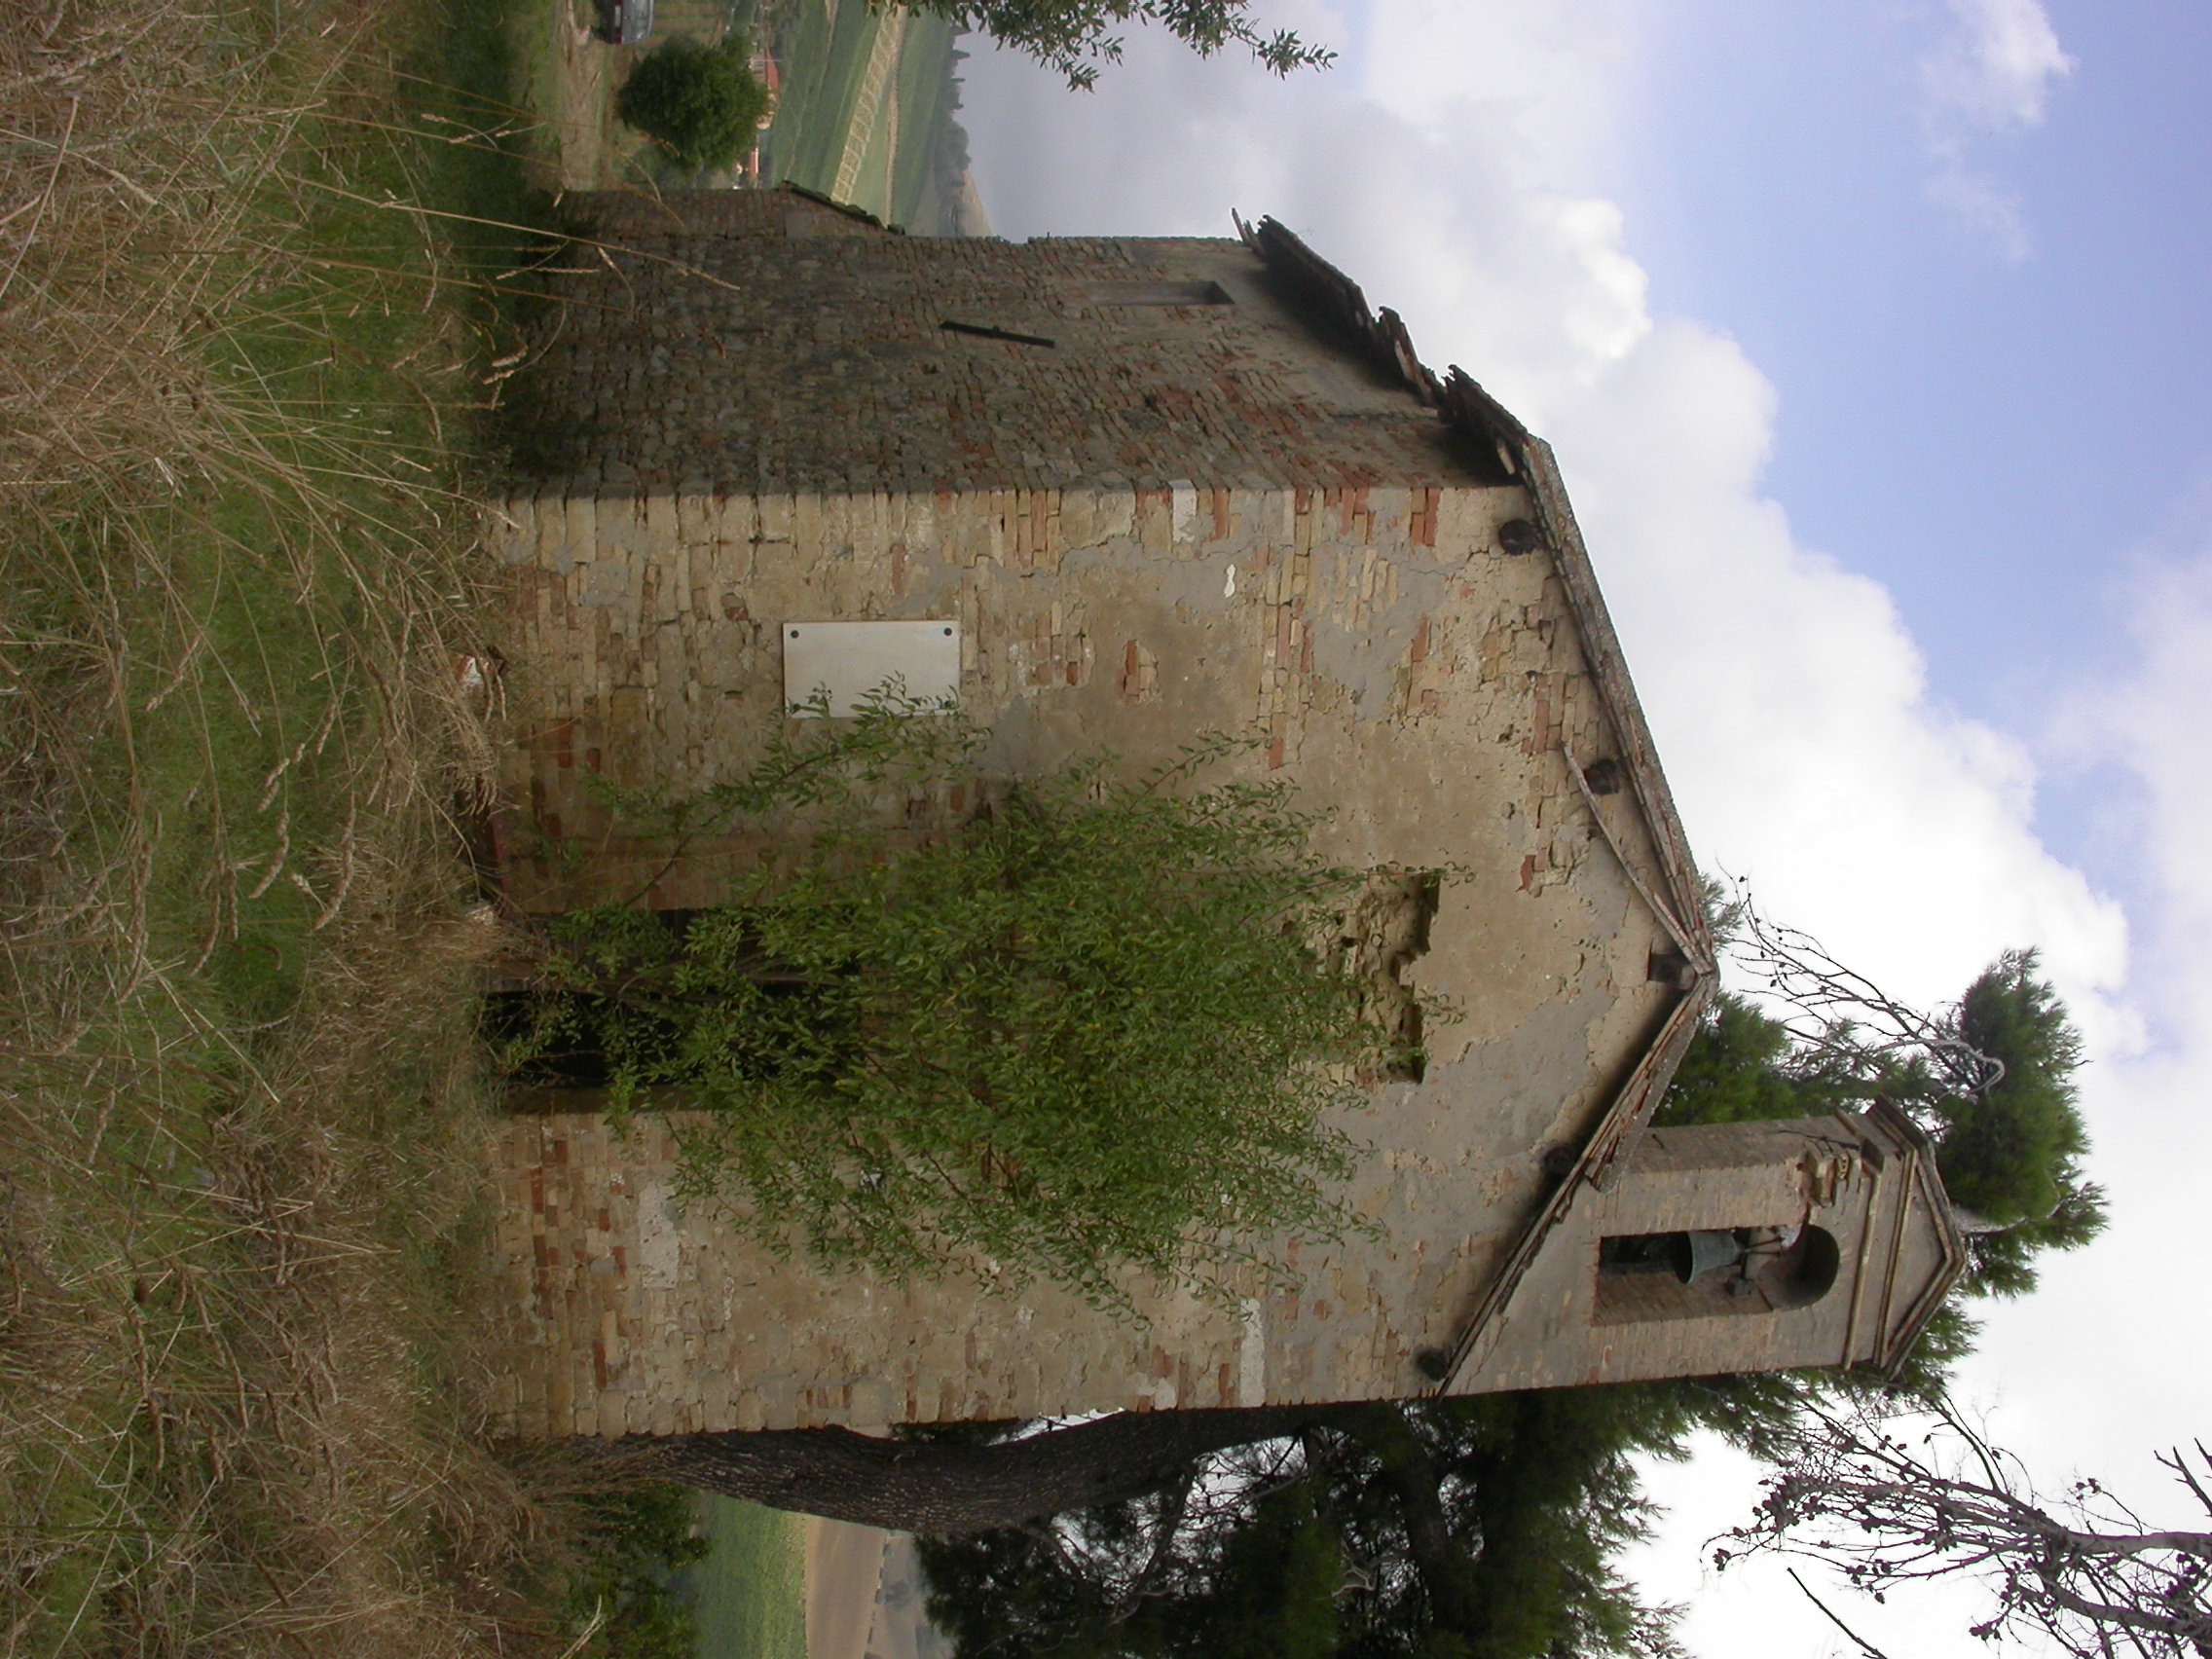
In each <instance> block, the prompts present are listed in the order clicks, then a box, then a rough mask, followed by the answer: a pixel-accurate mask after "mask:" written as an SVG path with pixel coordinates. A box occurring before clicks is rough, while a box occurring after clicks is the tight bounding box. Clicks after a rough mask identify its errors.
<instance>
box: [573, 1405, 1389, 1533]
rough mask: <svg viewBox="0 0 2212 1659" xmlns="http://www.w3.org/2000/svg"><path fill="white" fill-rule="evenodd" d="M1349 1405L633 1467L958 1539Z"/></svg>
mask: <svg viewBox="0 0 2212 1659" xmlns="http://www.w3.org/2000/svg"><path fill="white" fill-rule="evenodd" d="M1347 1409H1348V1410H1357V1409H1358V1408H1356V1407H1353V1408H1346V1407H1343V1406H1336V1405H1313V1406H1258V1407H1251V1408H1247V1409H1244V1410H1240V1411H1205V1412H1195V1411H1187V1412H1123V1413H1119V1414H1117V1415H1115V1416H1113V1417H1106V1418H1098V1419H1093V1420H1091V1421H1089V1422H1085V1423H1079V1424H1077V1425H1075V1426H1074V1427H1072V1428H1056V1429H1049V1430H1047V1431H1045V1432H1044V1433H1041V1434H1032V1435H1028V1436H1025V1437H1024V1438H1022V1439H1019V1440H1001V1441H997V1442H994V1443H991V1444H989V1445H977V1444H975V1443H973V1442H966V1441H957V1440H888V1439H881V1438H878V1437H876V1436H874V1435H867V1434H855V1433H853V1432H852V1431H851V1430H850V1429H843V1428H802V1429H787V1430H781V1431H770V1432H765V1433H759V1434H681V1435H668V1436H662V1437H657V1438H645V1437H643V1436H640V1437H634V1438H632V1439H629V1440H625V1441H621V1442H618V1443H617V1445H616V1446H615V1447H614V1448H613V1450H614V1452H615V1455H616V1456H622V1457H624V1459H625V1460H626V1461H627V1462H629V1463H631V1465H632V1466H633V1467H636V1468H638V1469H639V1470H641V1471H642V1472H644V1473H646V1474H652V1475H658V1476H660V1477H661V1478H663V1479H666V1480H672V1481H680V1482H682V1484H683V1485H685V1486H692V1487H699V1488H702V1489H704V1490H705V1491H708V1492H716V1493H722V1494H723V1495H725V1496H728V1497H743V1498H750V1499H752V1500H753V1501H754V1502H756V1503H765V1504H768V1505H769V1506H771V1507H772V1508H776V1509H796V1510H801V1511H804V1512H805V1513H807V1514H809V1515H824V1516H828V1517H829V1518H830V1519H831V1520H833V1521H856V1522H859V1523H860V1524H862V1525H863V1526H867V1527H886V1528H890V1529H893V1530H898V1531H904V1532H918V1533H921V1534H922V1535H924V1536H926V1537H937V1538H951V1537H960V1536H964V1535H965V1534H968V1533H971V1532H986V1531H990V1530H993V1529H995V1528H1000V1527H1017V1526H1019V1525H1021V1524H1022V1523H1023V1522H1025V1521H1034V1520H1039V1519H1042V1518H1043V1517H1045V1516H1049V1515H1058V1514H1061V1513H1063V1512H1064V1511H1067V1510H1070V1509H1087V1508H1090V1507H1092V1506H1094V1505H1097V1504H1103V1503H1116V1502H1120V1501H1122V1500H1124V1499H1125V1498H1131V1497H1137V1496H1141V1495H1142V1494H1143V1493H1148V1492H1155V1491H1158V1490H1159V1489H1160V1488H1161V1487H1162V1486H1164V1485H1166V1484H1167V1483H1168V1482H1169V1481H1171V1480H1173V1479H1174V1478H1175V1477H1176V1475H1177V1474H1178V1473H1180V1472H1181V1471H1182V1470H1183V1469H1184V1468H1186V1467H1187V1466H1188V1465H1189V1464H1190V1463H1191V1462H1192V1461H1193V1460H1195V1459H1196V1458H1198V1457H1202V1456H1205V1455H1206V1454H1207V1453H1209V1452H1219V1451H1223V1450H1225V1449H1226V1448H1228V1447H1231V1446H1243V1445H1246V1444H1249V1443H1250V1442H1252V1441H1255V1440H1273V1439H1276V1438H1279V1437H1280V1436H1283V1435H1288V1434H1296V1433H1297V1432H1298V1431H1299V1430H1301V1429H1303V1428H1308V1427H1311V1426H1314V1425H1317V1424H1321V1423H1326V1422H1330V1421H1333V1420H1337V1419H1341V1418H1342V1417H1343V1416H1344V1415H1345V1414H1346V1411H1347Z"/></svg>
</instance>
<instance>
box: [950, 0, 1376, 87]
mask: <svg viewBox="0 0 2212 1659" xmlns="http://www.w3.org/2000/svg"><path fill="white" fill-rule="evenodd" d="M921 10H923V11H928V12H935V13H936V14H937V15H938V16H940V17H941V18H949V19H950V20H951V21H953V22H955V23H957V24H959V25H960V26H961V27H962V28H970V29H977V30H980V31H981V32H982V33H984V34H987V35H990V36H991V37H992V38H994V39H995V40H997V41H998V42H999V43H1000V44H1001V45H1004V46H1008V47H1012V48H1013V49H1014V51H1016V52H1026V53H1027V54H1029V55H1030V56H1032V57H1035V58H1036V59H1038V60H1039V61H1040V62H1042V63H1044V64H1046V65H1047V66H1048V67H1050V68H1051V69H1054V70H1056V71H1058V72H1059V73H1060V74H1062V75H1065V76H1066V77H1067V78H1068V85H1069V86H1071V87H1076V88H1088V87H1090V86H1092V85H1093V84H1095V83H1096V81H1097V79H1098V71H1099V67H1100V66H1101V65H1102V64H1106V63H1114V62H1119V61H1120V60H1121V56H1122V39H1121V37H1120V36H1119V35H1118V34H1116V33H1115V32H1114V31H1115V30H1116V29H1117V28H1119V27H1121V26H1122V25H1124V24H1126V23H1129V22H1139V23H1157V24H1159V25H1160V26H1161V27H1162V28H1164V29H1166V30H1167V31H1168V32H1169V33H1170V34H1172V35H1174V37H1175V38H1176V39H1177V40H1180V41H1181V42H1183V43H1184V44H1185V45H1186V46H1189V47H1191V48H1192V49H1193V50H1194V51H1196V52H1197V53H1198V55H1200V56H1211V55H1213V54H1214V53H1216V52H1219V51H1221V50H1222V49H1223V48H1224V47H1227V46H1240V47H1244V48H1247V49H1248V50H1249V51H1250V52H1251V54H1252V55H1253V56H1254V57H1256V58H1258V59H1259V60H1260V61H1261V62H1262V63H1264V64H1266V65H1267V66H1268V67H1269V68H1270V69H1272V70H1273V71H1274V72H1275V73H1276V74H1278V75H1287V74H1289V73H1290V72H1291V71H1292V70H1294V69H1303V68H1325V67H1326V66H1327V65H1328V64H1330V63H1331V62H1333V61H1334V60H1335V58H1336V54H1335V53H1333V52H1331V51H1330V50H1329V49H1328V48H1326V47H1322V46H1314V45H1310V44H1309V43H1308V42H1306V41H1303V40H1301V39H1299V37H1298V35H1297V34H1296V33H1295V32H1293V31H1291V30H1289V29H1279V30H1276V31H1275V32H1274V33H1272V34H1269V33H1265V32H1263V31H1262V30H1261V29H1259V28H1258V27H1256V26H1255V25H1254V24H1253V22H1252V20H1251V18H1250V15H1249V14H1250V10H1251V3H1250V0H922V3H921Z"/></svg>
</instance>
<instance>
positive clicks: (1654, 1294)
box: [1593, 1223, 1843, 1325]
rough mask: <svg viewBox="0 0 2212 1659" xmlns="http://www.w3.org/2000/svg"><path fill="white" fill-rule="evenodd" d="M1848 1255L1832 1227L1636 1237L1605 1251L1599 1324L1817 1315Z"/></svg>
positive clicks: (1608, 1244)
mask: <svg viewBox="0 0 2212 1659" xmlns="http://www.w3.org/2000/svg"><path fill="white" fill-rule="evenodd" d="M1842 1264H1843V1251H1842V1249H1841V1247H1840V1246H1839V1245H1838V1244H1837V1242H1836V1238H1835V1235H1834V1234H1832V1233H1830V1232H1829V1231H1828V1230H1827V1229H1826V1228H1825V1227H1816V1226H1814V1225H1812V1224H1811V1223H1802V1224H1800V1225H1798V1226H1795V1227H1736V1228H1727V1229H1685V1230H1680V1231H1676V1232H1670V1233H1635V1234H1622V1235H1614V1236H1611V1237H1607V1238H1604V1239H1601V1240H1600V1241H1599V1245H1598V1272H1597V1277H1598V1282H1597V1296H1596V1302H1595V1307H1594V1309H1593V1318H1594V1322H1595V1323H1597V1324H1600V1325H1622V1324H1634V1323H1640V1322H1641V1321H1644V1320H1650V1319H1710V1318H1718V1317H1732V1316H1743V1315H1746V1314H1752V1313H1776V1312H1782V1311H1785V1310H1787V1309H1797V1308H1810V1307H1812V1306H1813V1305H1814V1304H1815V1303H1817V1302H1819V1301H1821V1300H1822V1298H1824V1297H1825V1296H1826V1295H1827V1294H1828V1292H1829V1291H1830V1290H1832V1289H1834V1288H1835V1281H1836V1276H1837V1274H1838V1272H1840V1271H1841V1269H1842Z"/></svg>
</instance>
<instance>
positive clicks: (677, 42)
mask: <svg viewBox="0 0 2212 1659" xmlns="http://www.w3.org/2000/svg"><path fill="white" fill-rule="evenodd" d="M751 51H752V49H751V48H750V47H748V46H747V44H746V42H745V40H744V37H742V36H740V35H735V34H728V35H724V36H723V37H722V38H721V40H720V41H719V42H717V43H716V44H715V45H713V46H708V45H705V44H703V43H701V42H699V41H697V40H694V39H692V38H691V37H690V36H688V35H678V36H676V37H675V38H674V39H673V40H669V41H666V42H664V43H663V44H661V45H659V46H656V47H654V48H653V49H652V50H651V51H650V52H648V53H646V54H645V55H644V56H643V57H641V58H639V59H638V62H637V64H636V66H635V67H634V68H632V69H631V71H630V74H629V78H628V79H627V80H625V81H624V82H623V83H622V85H621V87H620V88H619V89H618V90H617V91H616V92H615V94H614V113H615V114H616V115H618V116H620V117H621V118H622V120H623V121H624V122H625V123H627V124H628V125H629V126H631V127H634V128H636V129H638V130H639V131H640V132H643V133H644V134H645V136H646V137H648V138H650V139H651V140H652V141H653V142H654V143H655V144H657V145H659V146H660V148H661V150H662V151H663V152H664V153H665V154H666V155H667V156H668V158H669V160H671V161H672V162H674V163H675V164H676V165H677V166H681V167H683V168H686V169H688V170H690V171H694V172H697V171H711V170H713V169H716V168H719V167H727V166H734V165H735V164H736V163H737V162H739V161H740V160H742V159H743V158H744V156H745V154H746V152H747V151H749V150H751V149H752V148H753V145H754V141H755V138H756V135H757V134H758V132H759V129H760V118H761V117H762V116H763V115H765V114H767V112H768V89H767V88H766V87H764V86H762V85H761V84H760V82H759V81H758V80H757V79H756V77H755V75H754V73H753V70H752V67H751V63H750V58H751Z"/></svg>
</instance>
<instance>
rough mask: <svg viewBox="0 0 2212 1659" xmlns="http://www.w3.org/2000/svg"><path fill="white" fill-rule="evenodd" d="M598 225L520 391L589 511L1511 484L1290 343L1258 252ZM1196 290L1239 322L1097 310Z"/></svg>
mask: <svg viewBox="0 0 2212 1659" xmlns="http://www.w3.org/2000/svg"><path fill="white" fill-rule="evenodd" d="M579 201H580V202H581V203H582V204H583V205H584V207H585V209H586V211H587V213H590V214H592V215H593V216H595V217H596V219H597V221H598V224H599V227H600V228H599V231H598V235H599V237H600V238H601V240H604V241H605V242H606V243H607V244H608V248H609V250H610V251H608V253H607V255H606V262H605V263H601V262H600V261H599V260H598V258H597V256H596V255H579V256H578V257H577V258H576V259H575V260H574V261H573V263H575V264H576V265H578V267H579V268H582V269H589V270H591V272H592V274H591V275H588V276H577V277H574V278H572V279H571V280H570V281H569V282H568V283H567V284H566V286H565V287H564V290H563V297H562V300H561V302H560V305H559V308H558V309H557V310H556V312H555V313H554V315H553V319H552V321H551V322H550V323H549V324H548V327H547V330H546V334H547V343H546V346H545V349H544V350H543V353H542V355H541V356H540V357H539V359H538V360H537V361H536V363H535V366H534V367H533V368H531V369H530V370H529V371H528V372H527V373H526V374H524V375H523V376H522V377H520V378H519V379H518V380H517V381H516V382H515V384H514V387H513V394H514V395H515V396H516V397H517V398H518V400H519V403H520V406H521V407H522V408H524V409H525V410H527V411H529V412H530V413H531V414H532V417H533V422H534V426H533V429H534V431H535V432H537V433H538V434H539V435H540V437H542V438H543V439H544V440H545V441H543V442H541V443H538V444H535V445H534V446H532V447H531V449H530V451H529V457H530V461H531V464H533V465H534V466H535V468H536V469H538V470H539V471H540V472H542V473H544V474H545V475H547V476H558V477H560V478H562V479H563V480H564V481H572V482H574V483H576V484H579V485H582V486H584V487H586V488H590V489H598V490H608V491H622V490H631V489H637V490H648V491H675V490H683V491H686V492H690V491H700V492H706V491H711V490H713V489H716V488H722V489H735V490H743V491H748V492H752V491H837V490H841V489H849V490H853V491H859V492H864V493H865V492H868V491H877V490H913V489H933V490H934V489H946V488H950V489H975V488H977V487H982V486H990V487H994V488H1010V487H1011V488H1017V489H1023V490H1031V489H1039V490H1050V489H1064V488H1068V487H1070V486H1074V485H1077V484H1082V483H1099V484H1108V485H1114V484H1120V485H1129V486H1134V487H1136V488H1140V489H1161V490H1164V489H1169V488H1172V487H1174V486H1176V485H1177V484H1178V483H1181V484H1183V485H1184V487H1186V488H1188V481H1191V480H1201V481H1204V482H1207V483H1211V484H1214V485H1217V486H1230V485H1235V486H1237V487H1241V488H1254V487H1263V486H1267V485H1309V486H1314V485H1317V486H1330V487H1333V486H1339V485H1343V486H1350V487H1352V488H1354V489H1356V487H1358V486H1360V485H1365V484H1407V483H1414V482H1417V481H1418V482H1421V483H1427V484H1440V483H1443V482H1445V481H1447V480H1451V479H1460V480H1463V479H1466V478H1468V477H1470V476H1477V477H1481V476H1490V475H1493V474H1495V473H1496V465H1495V462H1494V461H1492V460H1489V459H1487V458H1486V457H1485V456H1484V455H1483V454H1482V453H1481V452H1480V451H1479V449H1478V448H1477V447H1476V446H1473V445H1470V444H1468V443H1466V442H1465V441H1464V440H1462V439H1459V438H1456V437H1455V436H1454V435H1453V434H1452V433H1451V432H1450V431H1449V430H1448V429H1447V428H1445V427H1444V426H1443V425H1442V424H1440V423H1439V422H1438V421H1437V420H1436V419H1435V418H1434V416H1433V415H1432V414H1430V413H1429V412H1428V411H1426V410H1423V409H1421V408H1420V407H1419V405H1418V404H1417V403H1415V402H1414V401H1413V400H1412V399H1411V398H1408V397H1406V396H1405V395H1404V394H1403V392H1402V390H1399V389H1398V388H1395V387H1390V386H1388V385H1386V384H1385V383H1383V381H1381V380H1380V379H1378V378H1377V377H1376V376H1375V374H1374V373H1373V372H1372V371H1371V370H1368V369H1366V368H1363V367H1361V366H1360V364H1359V363H1358V362H1357V361H1356V360H1355V359H1354V358H1353V357H1352V356H1351V355H1350V354H1348V353H1346V352H1343V351H1338V350H1330V349H1329V348H1328V347H1327V346H1326V345H1325V344H1323V343H1321V342H1318V341H1315V340H1314V339H1313V338H1312V337H1311V335H1310V333H1309V331H1308V330H1306V329H1305V328H1303V327H1298V326H1291V325H1289V318H1288V315H1287V313H1285V312H1284V310H1283V308H1282V306H1281V304H1280V302H1279V301H1278V300H1277V299H1276V298H1275V296H1274V292H1273V289H1272V285H1271V282H1270V279H1269V278H1268V277H1267V276H1266V273H1265V271H1264V268H1263V267H1262V266H1261V263H1260V261H1259V259H1258V258H1257V257H1256V256H1255V255H1254V254H1252V253H1251V252H1250V251H1248V250H1247V249H1246V248H1245V247H1244V246H1243V245H1242V244H1241V243H1238V242H1235V241H1227V240H1200V239H1186V240H1162V239H1155V240H1141V241H1139V240H1098V239H1078V240H1039V241H1031V242H1004V241H997V240H989V239H961V240H939V239H929V238H906V237H901V236H895V235H893V234H891V233H889V232H886V231H881V230H876V229H872V228H870V227H868V226H866V225H864V224H861V223H858V222H856V221H855V220H853V219H851V218H849V217H847V216H845V215H843V214H841V213H838V212H837V211H835V210H834V209H831V208H829V207H825V206H822V205H820V204H818V203H812V202H808V201H805V200H803V199H800V198H797V197H793V196H790V195H787V194H784V193H781V192H770V191H723V192H701V193H697V195H696V197H695V198H693V197H686V198H682V199H681V201H682V205H681V207H676V206H671V205H664V204H662V203H651V202H647V201H644V200H642V199H635V198H623V197H606V198H597V199H591V198H585V199H577V198H571V203H579ZM1176 279H1202V280H1204V281H1208V282H1216V283H1219V284H1220V285H1221V287H1222V290H1223V291H1224V292H1225V293H1228V294H1229V295H1231V296H1232V300H1233V303H1231V304H1227V305H1204V306H1124V305H1100V304H1097V303H1095V302H1093V301H1091V300H1090V298H1089V295H1090V294H1091V293H1092V292H1094V291H1095V286H1096V284H1098V283H1099V282H1101V281H1106V282H1146V281H1159V280H1176ZM947 321H953V322H961V323H966V324H970V325H973V326H976V327H982V328H996V329H1002V330H1006V331H1009V332H1013V333H1017V334H1026V335H1031V336H1034V337H1037V338H1041V339H1049V340H1051V342H1052V344H1051V346H1050V347H1041V346H1034V345H1025V344H1021V343H1018V342H1014V341H1007V340H999V339H988V338H980V337H977V336H975V335H965V334H959V333H954V332H949V331H947V330H945V329H944V328H943V327H942V326H941V324H943V323H944V322H947ZM1470 468H1477V469H1478V470H1475V471H1473V472H1471V471H1470ZM1482 468H1487V471H1484V470H1480V469H1482ZM1224 493H1225V492H1224ZM1208 510H1209V511H1211V512H1221V511H1226V510H1227V508H1226V502H1224V501H1220V500H1213V501H1209V502H1208ZM1423 522H1426V521H1423ZM1348 527H1349V526H1348V520H1347V526H1346V528H1347V529H1348Z"/></svg>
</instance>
